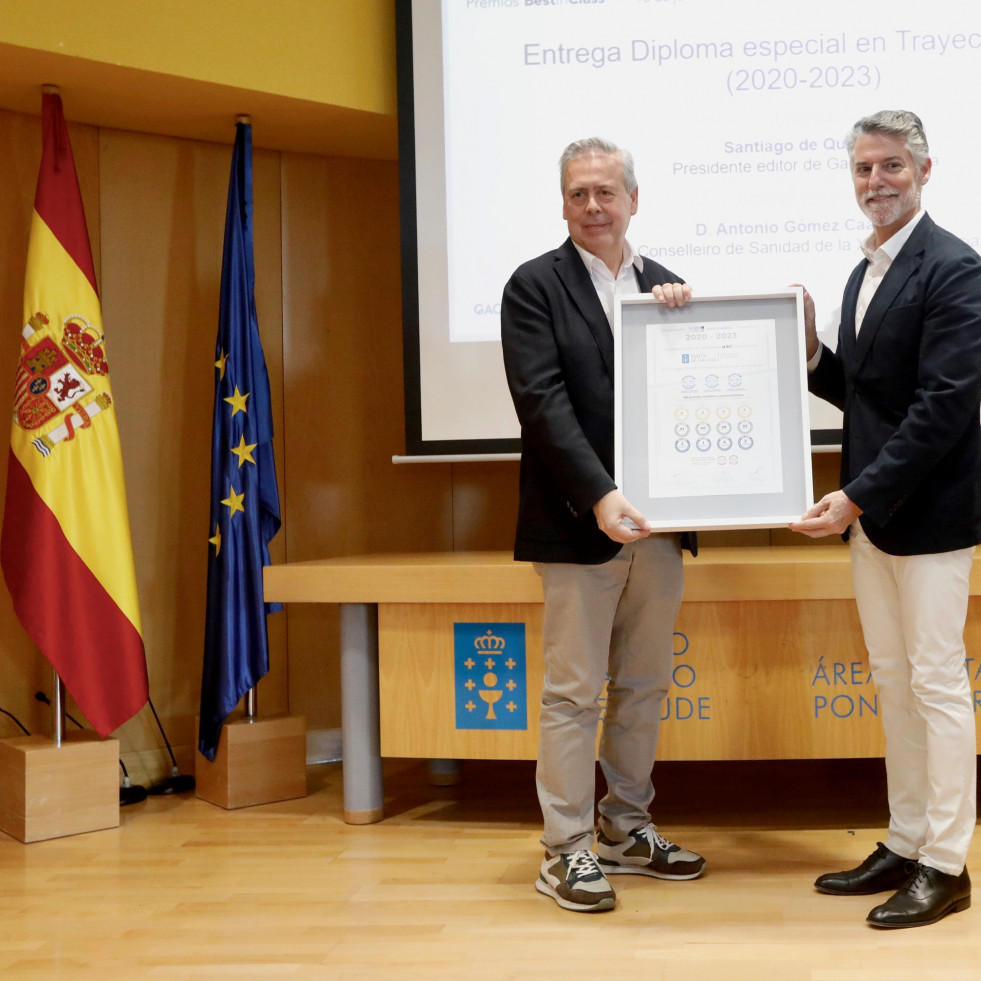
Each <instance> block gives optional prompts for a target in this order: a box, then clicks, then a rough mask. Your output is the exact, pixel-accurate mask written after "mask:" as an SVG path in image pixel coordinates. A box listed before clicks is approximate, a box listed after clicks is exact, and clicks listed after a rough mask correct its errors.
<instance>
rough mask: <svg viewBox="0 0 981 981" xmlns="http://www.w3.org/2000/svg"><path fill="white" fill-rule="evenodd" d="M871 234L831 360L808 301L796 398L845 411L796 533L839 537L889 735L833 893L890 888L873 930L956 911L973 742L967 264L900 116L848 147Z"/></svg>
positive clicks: (920, 147)
mask: <svg viewBox="0 0 981 981" xmlns="http://www.w3.org/2000/svg"><path fill="white" fill-rule="evenodd" d="M847 146H848V149H849V158H850V162H851V172H852V178H853V181H854V185H855V194H856V198H857V200H858V203H859V205H860V207H861V208H862V210H863V211H864V212H865V215H866V216H867V218H868V219H869V221H870V223H871V226H872V234H871V235H870V237H869V239H868V241H867V242H866V243H865V245H864V246H863V251H864V252H865V255H866V258H865V259H864V260H863V261H862V262H861V263H860V264H859V265H858V267H857V268H856V269H855V271H854V272H853V273H852V275H851V277H850V278H849V280H848V284H847V286H846V287H845V294H844V299H843V301H842V308H841V324H840V327H839V334H838V348H837V351H835V352H832V351H830V350H829V349H827V348H825V347H823V346H822V345H820V344H819V342H818V338H817V333H816V330H815V325H814V308H813V304H812V303H811V302H810V298H809V297H806V298H805V309H806V320H807V353H808V357H809V358H810V359H811V361H810V362H809V364H808V369H809V371H810V375H809V379H810V381H809V387H810V390H811V391H812V392H814V393H815V394H816V395H819V396H821V397H822V398H824V399H827V400H828V401H830V402H832V403H834V404H835V405H837V406H838V407H839V408H840V409H841V410H842V411H843V413H844V423H843V430H842V458H841V483H842V487H841V490H838V491H835V492H833V493H831V494H828V495H827V496H826V497H824V498H823V499H822V500H821V501H819V502H818V503H817V504H816V505H815V506H814V507H813V508H812V509H811V510H810V511H808V512H807V514H805V515H804V516H803V517H802V518H801V520H800V521H799V522H797V523H795V524H793V525H791V528H793V529H794V530H796V531H801V532H803V533H804V534H807V535H811V536H813V537H817V536H820V535H828V534H835V533H843V534H845V535H846V537H847V539H848V541H849V546H850V551H851V560H852V575H853V580H854V584H855V598H856V602H857V605H858V612H859V616H860V619H861V622H862V631H863V634H864V637H865V644H866V647H867V648H868V652H869V664H870V666H871V668H872V676H873V678H874V680H875V683H876V686H877V689H878V694H879V705H880V708H881V716H882V724H883V728H884V730H885V735H886V776H887V782H888V793H889V814H890V818H889V833H888V836H887V838H886V841H885V842H884V843H882V842H880V843H879V844H878V846H877V848H876V850H875V851H874V852H873V853H872V854H871V855H870V856H869V857H868V858H867V859H865V860H864V861H863V862H862V863H861V864H860V865H859V866H858V867H856V868H854V869H850V870H848V871H845V872H836V873H830V874H827V875H822V876H821V877H820V878H819V879H818V880H817V882H816V883H815V885H816V887H817V888H818V889H819V890H821V891H822V892H826V893H832V894H835V895H870V894H872V893H876V892H884V891H892V890H898V891H896V892H895V894H894V895H893V896H891V897H890V898H889V899H887V900H886V902H885V903H883V904H882V905H879V906H877V907H875V908H874V909H873V910H872V911H871V912H870V913H869V915H868V920H867V922H868V923H869V924H871V925H872V926H877V927H911V926H921V925H925V924H928V923H934V922H936V921H937V920H939V919H941V918H942V917H944V916H946V915H947V914H948V913H953V912H959V911H961V910H964V909H967V908H968V906H970V904H971V880H970V877H969V875H968V872H967V869H966V866H965V862H966V859H967V852H968V847H969V845H970V843H971V836H972V834H973V831H974V824H975V774H976V762H977V761H976V752H977V750H976V741H975V740H976V737H975V727H974V709H973V705H972V697H971V686H970V684H969V681H968V677H967V673H966V671H965V663H964V658H965V649H964V638H963V634H964V623H965V619H966V616H967V603H968V593H969V577H970V572H971V566H972V562H973V555H974V546H975V545H976V544H977V542H978V541H981V425H979V403H981V258H979V256H978V255H977V253H976V252H975V251H974V250H973V249H972V248H970V246H968V245H967V244H966V243H964V242H962V241H961V240H960V239H958V238H956V237H954V236H953V235H951V234H950V233H949V232H946V231H944V230H943V229H942V228H939V227H938V226H937V225H936V224H935V223H934V222H933V221H932V220H931V218H930V217H929V215H927V214H926V213H925V212H924V211H922V210H921V208H920V192H921V189H922V187H923V185H924V184H926V183H927V181H928V180H929V179H930V176H931V160H930V156H929V148H928V146H927V142H926V137H925V135H924V133H923V126H922V124H921V122H920V120H919V118H918V117H917V116H915V115H914V114H913V113H910V112H894V111H885V112H880V113H876V114H875V115H874V116H869V117H867V118H865V119H861V120H859V121H858V122H857V123H856V124H855V127H854V129H853V131H852V133H851V135H850V137H849V140H848V141H847Z"/></svg>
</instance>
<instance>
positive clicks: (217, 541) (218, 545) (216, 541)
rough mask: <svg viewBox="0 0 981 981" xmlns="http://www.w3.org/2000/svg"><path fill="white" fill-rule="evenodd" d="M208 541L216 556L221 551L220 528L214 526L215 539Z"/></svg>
mask: <svg viewBox="0 0 981 981" xmlns="http://www.w3.org/2000/svg"><path fill="white" fill-rule="evenodd" d="M208 541H209V542H211V544H212V545H214V547H215V555H217V554H218V553H219V552H220V551H221V528H220V527H219V526H218V525H215V537H214V538H209V539H208Z"/></svg>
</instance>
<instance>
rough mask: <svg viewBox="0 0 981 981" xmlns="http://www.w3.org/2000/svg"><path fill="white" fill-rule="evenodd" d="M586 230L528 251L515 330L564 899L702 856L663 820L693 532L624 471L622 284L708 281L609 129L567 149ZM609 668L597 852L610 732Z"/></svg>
mask: <svg viewBox="0 0 981 981" xmlns="http://www.w3.org/2000/svg"><path fill="white" fill-rule="evenodd" d="M560 175H561V187H562V200H563V210H562V216H563V218H565V220H566V223H567V225H568V229H569V238H568V239H567V240H566V242H565V243H564V244H563V245H562V246H561V247H560V248H558V249H556V250H554V251H552V252H547V253H545V255H542V256H539V257H538V258H537V259H532V260H531V261H530V262H526V263H525V264H524V265H522V266H520V267H519V268H518V269H517V271H516V272H515V273H514V275H513V276H512V277H511V279H510V280H509V281H508V283H507V286H506V287H505V289H504V297H503V300H502V304H501V339H502V342H503V347H504V364H505V369H506V372H507V378H508V384H509V386H510V389H511V395H512V398H513V400H514V405H515V409H516V411H517V415H518V419H519V421H520V423H521V476H520V502H519V508H518V528H517V535H516V543H515V550H514V555H515V558H516V559H519V560H524V561H531V562H533V563H535V568H536V570H537V571H538V573H539V575H540V576H541V578H542V586H543V591H544V596H545V616H544V627H543V645H544V659H545V684H544V690H543V693H542V703H541V712H540V719H539V721H540V741H539V755H538V770H537V783H538V795H539V800H540V802H541V806H542V813H543V816H544V820H545V831H544V834H543V837H542V844H543V845H544V846H545V858H544V860H543V861H542V865H541V870H540V874H539V877H538V880H537V882H536V883H535V885H536V888H537V889H538V891H539V892H541V893H543V894H545V895H547V896H550V897H552V898H553V899H554V900H555V901H556V902H557V903H558V904H559V906H561V907H563V908H564V909H570V910H575V911H578V912H594V911H598V910H605V909H612V908H613V906H614V905H615V901H616V899H615V895H614V892H613V889H612V888H611V887H610V884H609V881H608V880H607V878H606V875H607V874H614V873H632V874H639V875H648V876H653V877H657V878H664V879H693V878H695V877H696V876H698V875H700V874H701V872H702V869H703V867H704V865H705V861H704V859H703V858H701V856H699V855H696V854H695V853H694V852H690V851H687V850H685V849H682V848H680V847H679V846H677V845H674V844H672V843H671V842H670V841H668V840H667V839H665V838H664V837H662V836H661V835H660V834H659V833H658V831H657V828H656V826H655V825H654V824H653V823H652V822H651V817H650V813H649V810H648V809H649V807H650V803H651V800H652V799H653V796H654V787H653V784H652V782H651V768H652V766H653V763H654V757H655V751H656V746H657V733H658V725H659V721H660V716H661V703H662V701H663V699H664V697H665V695H666V693H667V690H668V687H669V685H670V683H671V670H672V657H673V653H672V651H673V634H674V622H675V619H676V617H677V614H678V609H679V606H680V604H681V593H682V575H683V573H682V562H681V548H682V541H681V536H680V535H676V534H660V535H651V534H650V532H649V530H648V528H647V521H646V519H645V517H644V515H643V514H641V513H640V512H639V511H638V510H637V509H636V508H635V507H633V506H632V505H631V504H630V502H629V501H628V500H627V499H626V498H625V497H624V495H623V494H622V493H621V492H620V491H619V490H618V489H617V487H616V484H615V483H614V481H613V477H612V474H613V471H614V465H613V439H614V432H613V429H614V421H613V417H614V399H613V373H614V366H613V335H612V331H611V324H612V318H613V309H614V303H615V296H616V295H617V294H618V293H637V292H653V295H654V296H655V298H656V299H658V300H660V301H663V302H665V303H667V304H668V305H670V306H680V305H682V304H683V303H685V302H686V301H687V300H688V298H689V297H690V296H691V289H690V287H688V286H687V285H686V284H684V283H683V281H682V280H680V279H679V278H678V277H677V276H676V275H675V274H674V273H672V272H669V271H668V270H667V269H665V268H664V267H662V266H660V265H658V264H657V263H655V262H651V261H650V260H649V259H642V258H641V257H640V256H637V255H636V254H635V253H634V252H633V250H632V249H631V248H630V246H629V244H628V243H627V242H626V232H627V226H628V224H629V222H630V218H631V216H632V215H634V214H635V213H636V211H637V181H636V178H635V177H634V170H633V161H632V159H631V157H630V154H628V153H627V152H625V151H621V150H620V149H619V148H618V147H616V146H615V145H614V144H612V143H609V142H607V141H605V140H600V139H597V138H594V139H588V140H581V141H579V142H577V143H573V144H571V145H570V146H569V147H567V148H566V150H565V152H564V153H563V155H562V159H561V160H560ZM607 675H609V684H608V689H607V703H606V714H605V717H604V724H603V735H602V740H601V743H600V763H601V766H602V768H603V772H604V775H605V777H606V783H607V788H608V790H607V793H606V795H605V796H604V797H603V799H602V800H601V801H600V803H599V837H598V839H597V840H596V849H597V851H596V852H595V853H594V852H593V851H592V846H593V843H594V837H595V835H596V832H595V826H594V825H595V821H594V795H595V758H596V732H597V725H598V722H599V716H600V706H599V699H600V696H601V694H602V689H603V684H604V681H605V680H606V678H607Z"/></svg>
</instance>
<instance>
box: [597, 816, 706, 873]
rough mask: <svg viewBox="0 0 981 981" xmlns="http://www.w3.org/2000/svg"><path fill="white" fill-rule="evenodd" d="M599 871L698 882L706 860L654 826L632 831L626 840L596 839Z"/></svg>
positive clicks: (601, 835) (604, 837)
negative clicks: (670, 838)
mask: <svg viewBox="0 0 981 981" xmlns="http://www.w3.org/2000/svg"><path fill="white" fill-rule="evenodd" d="M596 853H597V855H598V856H599V865H600V868H602V870H603V871H604V872H605V873H606V874H607V875H650V876H653V877H654V878H655V879H697V878H698V877H699V876H700V875H701V874H702V872H703V870H704V869H705V859H704V858H702V856H701V855H696V854H695V853H694V852H690V851H688V850H687V849H685V848H682V847H681V846H680V845H673V844H672V843H671V842H670V841H668V839H667V838H664V837H662V836H661V835H659V834H658V832H657V828H656V827H655V826H654V825H653V824H648V825H646V826H645V827H643V828H637V829H636V830H634V831H631V832H630V834H629V835H628V836H627V840H626V841H611V840H610V839H609V838H607V837H606V835H605V834H603V832H600V834H599V837H598V838H597V840H596Z"/></svg>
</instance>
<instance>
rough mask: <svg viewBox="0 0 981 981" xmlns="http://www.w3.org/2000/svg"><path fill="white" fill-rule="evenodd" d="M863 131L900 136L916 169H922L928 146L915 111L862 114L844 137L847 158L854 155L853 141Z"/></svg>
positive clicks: (886, 111)
mask: <svg viewBox="0 0 981 981" xmlns="http://www.w3.org/2000/svg"><path fill="white" fill-rule="evenodd" d="M863 133H881V134H883V135H885V136H901V137H902V138H903V139H904V140H905V141H906V148H907V149H908V150H909V152H910V154H912V157H913V163H915V164H916V169H917V170H922V169H923V168H924V166H925V165H926V162H927V160H929V159H930V147H929V145H928V144H927V138H926V133H925V132H924V131H923V123H922V122H921V121H920V117H919V116H917V115H916V113H915V112H909V111H908V110H906V109H883V110H882V111H881V112H876V113H873V114H872V115H871V116H863V117H862V118H861V119H860V120H859V121H858V122H857V123H855V125H854V126H853V127H852V130H851V132H850V133H849V134H848V135H847V136H846V137H845V149H846V150H847V151H848V159H849V160H852V159H854V156H855V141H856V140H857V139H858V137H859V136H861V135H862V134H863Z"/></svg>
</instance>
